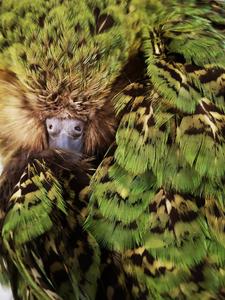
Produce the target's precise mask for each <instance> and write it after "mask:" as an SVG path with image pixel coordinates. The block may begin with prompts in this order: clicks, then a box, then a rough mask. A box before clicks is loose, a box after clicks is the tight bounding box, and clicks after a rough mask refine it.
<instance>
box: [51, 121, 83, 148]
mask: <svg viewBox="0 0 225 300" xmlns="http://www.w3.org/2000/svg"><path fill="white" fill-rule="evenodd" d="M46 128H47V133H48V143H49V147H50V148H60V149H63V150H67V151H70V152H76V153H82V152H83V145H84V122H83V121H82V120H79V119H60V118H47V119H46Z"/></svg>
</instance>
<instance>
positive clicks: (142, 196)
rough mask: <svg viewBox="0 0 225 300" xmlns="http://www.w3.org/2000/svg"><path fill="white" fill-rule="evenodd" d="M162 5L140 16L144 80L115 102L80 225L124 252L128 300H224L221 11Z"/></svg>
mask: <svg viewBox="0 0 225 300" xmlns="http://www.w3.org/2000/svg"><path fill="white" fill-rule="evenodd" d="M146 2H147V5H149V7H150V5H151V4H152V5H154V4H153V1H146ZM164 2H165V3H167V4H168V2H169V3H170V4H171V6H169V5H168V8H167V6H166V7H164V8H163V7H162V6H160V4H159V5H158V6H157V5H155V9H156V11H155V14H153V15H152V17H151V18H150V15H149V14H150V11H149V10H148V9H146V10H145V14H146V19H145V18H143V19H142V20H143V30H142V34H143V35H142V37H143V51H144V53H145V56H146V65H147V78H144V79H143V80H142V81H138V82H133V83H131V84H130V85H128V86H127V88H126V89H125V90H124V91H123V93H122V94H121V95H119V96H118V97H117V98H116V99H115V108H116V110H117V111H118V113H121V114H122V118H121V121H120V124H119V127H118V130H117V134H116V145H115V147H114V148H113V149H112V151H111V152H110V153H109V154H108V156H107V157H106V158H105V159H104V160H103V162H102V164H101V165H100V167H99V168H98V170H97V172H96V174H95V175H94V177H93V178H92V182H91V187H92V191H93V192H92V195H91V200H90V204H89V206H90V208H89V209H90V215H89V217H88V219H87V221H86V228H88V229H89V230H90V231H91V232H93V235H94V236H96V237H97V240H98V241H99V242H100V243H101V244H104V245H107V247H109V248H110V249H114V250H116V251H119V252H120V253H121V254H122V264H123V265H124V268H125V270H126V272H127V273H128V274H129V275H130V276H131V277H133V280H137V281H138V283H139V289H136V288H133V289H132V293H133V297H134V299H224V297H225V290H224V284H225V269H224V263H225V261H224V258H225V255H224V253H225V244H224V211H225V210H224V187H223V182H224V175H225V169H224V166H225V164H224V162H225V161H224V153H225V151H224V150H225V148H224V147H225V140H224V138H225V135H224V124H225V122H224V121H225V119H224V118H225V115H224V107H225V106H224V100H225V61H224V59H225V47H224V29H225V26H224V12H225V11H224V8H225V6H224V3H223V2H222V1H209V2H208V1H207V2H206V1H201V2H200V3H198V4H196V1H190V4H187V3H183V2H182V1H174V2H173V1H162V5H163V3H164ZM178 2H179V3H180V4H179V5H178ZM216 16H218V18H216ZM215 20H217V21H215ZM209 47H210V48H209ZM209 49H210V50H209ZM143 286H144V287H143ZM141 287H142V288H141ZM145 288H146V290H145ZM141 290H145V293H142V292H141Z"/></svg>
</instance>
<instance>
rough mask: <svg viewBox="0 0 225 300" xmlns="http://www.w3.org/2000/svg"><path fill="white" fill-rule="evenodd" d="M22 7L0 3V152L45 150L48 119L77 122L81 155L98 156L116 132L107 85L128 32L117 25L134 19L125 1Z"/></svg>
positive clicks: (114, 89)
mask: <svg viewBox="0 0 225 300" xmlns="http://www.w3.org/2000/svg"><path fill="white" fill-rule="evenodd" d="M22 2H24V1H22ZM106 2H107V3H106ZM26 3H27V4H26V5H25V3H23V5H21V3H20V2H17V1H14V2H13V1H12V2H11V1H10V2H9V1H3V2H2V4H0V17H1V23H0V34H1V35H2V40H1V41H0V128H1V133H0V151H1V153H2V155H3V156H4V157H11V156H12V154H13V153H15V152H17V151H20V150H21V149H22V150H23V151H24V150H25V151H28V152H30V151H39V150H43V149H45V148H46V147H47V137H46V129H45V126H44V124H45V119H46V118H48V117H57V118H78V119H82V120H83V121H84V122H85V124H86V126H85V128H86V130H85V141H84V153H85V154H88V155H93V154H96V153H98V152H101V151H104V150H105V149H106V148H107V147H108V146H109V145H110V143H111V142H112V139H113V137H114V131H115V128H116V119H115V115H114V109H113V105H112V102H111V100H112V97H113V96H114V95H115V94H117V93H118V92H119V90H118V88H119V87H118V86H117V85H116V84H115V82H116V79H117V77H118V75H119V73H120V71H121V69H122V68H123V66H124V64H125V62H126V60H127V58H128V56H129V55H130V54H131V52H130V48H131V45H132V44H133V40H134V35H135V32H132V33H131V30H129V31H128V30H127V29H126V28H128V27H129V26H127V27H126V28H124V27H125V26H122V23H123V22H125V21H126V22H127V23H128V24H129V23H130V24H131V23H132V22H135V17H133V18H132V17H131V15H130V14H127V3H126V1H123V3H122V4H121V3H120V4H117V1H98V0H96V1H88V0H86V1H73V0H68V1H64V2H63V3H62V1H54V3H53V2H52V1H51V2H49V1H32V3H28V2H26ZM132 49H135V47H134V45H132ZM132 51H133V50H132Z"/></svg>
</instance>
